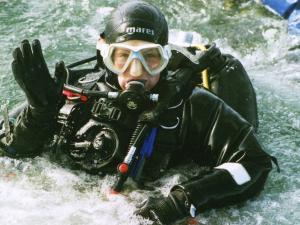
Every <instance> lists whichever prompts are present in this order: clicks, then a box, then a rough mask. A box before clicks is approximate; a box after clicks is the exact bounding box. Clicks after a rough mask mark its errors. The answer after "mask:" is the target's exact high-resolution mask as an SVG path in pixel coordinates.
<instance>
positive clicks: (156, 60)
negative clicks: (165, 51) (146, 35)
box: [141, 48, 162, 70]
mask: <svg viewBox="0 0 300 225" xmlns="http://www.w3.org/2000/svg"><path fill="white" fill-rule="evenodd" d="M141 54H142V56H143V58H144V60H145V62H146V64H147V66H148V68H149V69H150V70H156V69H158V68H160V66H161V65H162V61H161V60H162V56H161V53H160V51H159V50H158V48H148V49H143V50H141Z"/></svg>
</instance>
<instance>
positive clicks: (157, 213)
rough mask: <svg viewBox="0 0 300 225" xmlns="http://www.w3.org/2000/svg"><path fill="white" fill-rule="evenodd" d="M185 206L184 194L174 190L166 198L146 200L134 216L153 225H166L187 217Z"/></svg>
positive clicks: (186, 202)
mask: <svg viewBox="0 0 300 225" xmlns="http://www.w3.org/2000/svg"><path fill="white" fill-rule="evenodd" d="M186 205H188V201H187V198H186V195H185V194H184V192H183V191H181V190H175V191H172V192H171V193H170V194H169V196H168V197H166V198H153V197H150V198H148V199H147V200H146V201H145V202H143V204H142V206H141V207H140V208H139V209H138V210H137V211H136V212H135V214H136V215H139V216H142V217H143V218H146V219H150V220H152V221H154V225H162V224H163V225H168V224H172V223H173V222H175V221H176V220H179V219H182V218H184V217H186V216H188V210H187V207H186Z"/></svg>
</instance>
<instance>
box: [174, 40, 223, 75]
mask: <svg viewBox="0 0 300 225" xmlns="http://www.w3.org/2000/svg"><path fill="white" fill-rule="evenodd" d="M172 48H173V51H172V57H171V59H170V62H169V65H168V69H170V70H172V71H175V70H177V69H178V68H182V67H186V66H188V67H192V68H193V69H194V70H195V71H197V72H198V73H199V72H201V71H203V70H205V69H208V68H209V69H210V70H211V71H212V72H218V71H219V70H220V69H221V68H223V66H224V65H225V63H226V57H225V56H224V55H223V54H222V53H221V51H220V49H219V48H218V47H217V46H216V44H215V43H212V44H211V45H205V48H206V50H205V51H203V50H199V49H196V48H195V47H192V48H182V47H178V46H175V45H174V46H172Z"/></svg>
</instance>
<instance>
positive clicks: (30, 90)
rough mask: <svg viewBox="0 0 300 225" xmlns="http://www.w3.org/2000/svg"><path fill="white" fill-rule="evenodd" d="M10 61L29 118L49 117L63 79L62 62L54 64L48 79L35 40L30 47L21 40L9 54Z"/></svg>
mask: <svg viewBox="0 0 300 225" xmlns="http://www.w3.org/2000/svg"><path fill="white" fill-rule="evenodd" d="M13 58H14V60H13V62H12V71H13V74H14V77H15V79H16V81H17V83H18V84H19V86H20V87H21V88H22V89H23V91H24V92H25V94H26V97H27V101H28V104H29V106H30V110H31V114H32V116H33V118H36V119H39V120H40V119H42V120H43V119H45V120H46V119H48V118H50V117H53V116H54V115H55V113H56V112H57V105H58V101H59V99H60V96H61V92H62V88H63V84H64V82H65V81H66V78H67V70H66V67H65V64H64V62H62V61H61V62H59V63H57V64H56V67H55V74H54V78H52V77H51V75H50V73H49V70H48V67H47V65H46V62H45V59H44V56H43V53H42V48H41V44H40V42H39V40H34V41H33V42H32V45H31V46H30V43H29V42H28V40H23V41H22V42H21V47H18V48H16V49H15V50H14V51H13Z"/></svg>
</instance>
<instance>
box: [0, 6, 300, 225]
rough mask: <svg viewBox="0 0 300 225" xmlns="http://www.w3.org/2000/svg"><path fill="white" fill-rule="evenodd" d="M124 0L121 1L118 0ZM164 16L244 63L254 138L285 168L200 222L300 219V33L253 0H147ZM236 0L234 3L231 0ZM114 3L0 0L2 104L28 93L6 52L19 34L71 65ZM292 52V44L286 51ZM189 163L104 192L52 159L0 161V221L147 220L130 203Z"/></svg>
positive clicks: (101, 180) (73, 224) (87, 49)
mask: <svg viewBox="0 0 300 225" xmlns="http://www.w3.org/2000/svg"><path fill="white" fill-rule="evenodd" d="M121 2H123V1H121ZM149 2H152V3H155V4H156V5H158V6H159V7H160V8H161V9H162V10H163V12H164V13H165V14H166V16H167V20H168V22H169V24H170V28H171V29H175V30H183V31H194V32H196V33H197V35H198V36H199V40H200V41H202V42H205V43H210V42H212V41H214V42H216V43H217V45H218V46H219V47H220V48H221V50H222V52H225V53H230V54H232V55H234V56H236V57H237V58H238V59H240V60H241V61H242V63H243V64H244V65H245V67H246V70H247V71H248V73H249V75H250V78H251V80H252V81H253V84H254V87H255V89H256V92H257V97H258V104H259V105H258V106H259V117H260V130H259V134H258V137H259V139H260V140H261V142H262V143H263V145H264V146H265V149H266V151H267V152H269V153H270V154H272V155H274V156H276V157H277V158H278V160H279V163H280V167H281V170H282V172H281V173H276V172H275V170H274V171H272V172H271V174H270V178H269V179H268V181H267V183H266V186H265V190H264V191H263V193H262V194H261V195H259V196H258V197H256V199H254V200H249V201H247V202H245V203H241V204H239V205H236V206H232V207H226V208H222V209H218V210H210V211H207V212H205V213H203V214H200V215H199V216H198V217H197V219H198V220H199V221H201V223H203V224H214V225H218V224H220V225H221V224H222V225H224V224H231V225H232V224H236V225H242V224H248V225H249V224H250V225H252V224H253V225H254V224H263V225H266V224H267V225H271V224H284V225H294V224H298V223H299V220H300V206H299V205H300V191H299V190H300V178H299V170H300V165H299V163H298V162H299V159H300V153H299V148H300V102H299V99H300V64H299V61H300V49H299V48H294V46H299V43H300V39H299V37H293V36H288V35H287V34H286V30H287V28H286V27H287V24H286V21H284V20H281V19H280V18H279V17H277V16H274V15H272V14H271V13H269V12H268V11H266V10H265V9H264V8H263V7H262V6H260V5H259V4H257V3H258V2H259V1H247V0H243V1H226V0H223V1H217V0H210V1H208V0H188V1H183V0H170V1H154V0H152V1H149ZM236 2H239V4H237V3H236ZM119 3H120V1H116V0H103V1H96V0H84V1H75V0H70V1H61V0H54V1H42V2H41V1H34V0H27V1H24V0H14V1H5V0H4V1H0V20H1V23H0V44H1V48H0V92H1V99H0V103H3V102H6V101H9V107H10V108H12V107H13V106H15V105H16V104H18V103H20V102H23V101H24V99H25V97H24V94H23V92H22V91H21V90H20V88H18V86H17V84H16V83H15V81H14V80H13V76H12V73H11V69H10V62H11V60H12V57H11V52H12V50H13V49H14V48H15V47H16V46H18V45H19V43H20V41H21V40H22V39H25V38H27V39H29V40H33V39H35V38H37V39H40V40H41V43H42V46H43V49H44V54H45V58H46V61H47V62H48V65H49V68H50V69H51V70H52V71H53V67H54V64H55V62H57V61H58V60H61V59H63V60H65V62H66V63H67V64H68V63H72V62H74V61H76V60H80V59H83V58H85V57H90V56H92V55H94V53H95V43H96V40H97V37H98V35H99V33H100V32H101V30H102V29H103V27H104V20H105V17H106V16H107V15H108V14H109V13H110V12H111V10H112V9H113V8H114V7H116V5H117V4H119ZM290 49H294V50H290ZM196 169H197V167H196V166H195V165H189V166H186V167H183V168H179V169H176V170H171V171H170V172H169V173H168V174H167V175H166V176H164V177H163V178H161V179H160V180H158V181H157V182H155V189H156V190H155V191H154V193H153V192H150V191H145V190H143V191H141V190H137V189H135V186H134V183H130V182H129V183H128V184H126V185H127V186H126V187H127V188H126V189H127V190H128V191H127V192H125V193H124V194H123V195H119V196H111V195H109V194H108V191H109V189H110V187H111V185H112V184H113V182H114V179H115V178H114V177H113V176H105V177H99V176H93V175H89V174H86V173H85V172H83V171H72V170H69V169H66V168H64V167H63V166H62V165H57V164H55V163H53V162H51V160H49V158H48V156H47V155H43V156H41V157H36V158H34V159H20V160H16V159H10V158H7V157H2V158H0V214H1V217H0V224H3V225H6V224H10V225H15V224H16V225H17V224H18V225H20V224H22V225H48V224H49V225H50V224H51V225H53V224H59V225H60V224H61V225H62V224H63V225H77V224H78V225H83V224H86V225H93V224H97V225H101V224H103V225H104V224H116V225H117V224H132V225H134V224H150V223H149V221H146V220H144V221H143V220H141V219H140V218H137V217H135V216H132V214H133V212H134V211H135V209H136V208H135V207H136V205H137V204H138V203H139V202H141V201H142V200H144V199H145V198H147V196H149V195H153V194H155V193H157V192H162V193H163V194H164V195H167V194H168V191H169V189H170V187H172V186H173V185H174V184H176V183H178V182H182V181H183V180H185V179H186V178H187V177H188V176H191V175H192V172H191V171H196Z"/></svg>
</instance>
